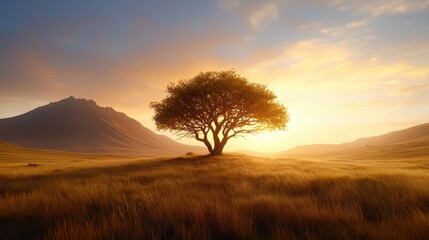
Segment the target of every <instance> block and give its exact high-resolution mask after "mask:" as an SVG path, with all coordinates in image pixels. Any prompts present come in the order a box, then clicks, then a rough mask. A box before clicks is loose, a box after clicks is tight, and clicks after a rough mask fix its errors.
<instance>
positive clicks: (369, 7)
mask: <svg viewBox="0 0 429 240" xmlns="http://www.w3.org/2000/svg"><path fill="white" fill-rule="evenodd" d="M333 4H334V5H336V6H337V7H338V8H339V9H340V10H347V11H353V12H356V13H368V14H370V15H372V16H380V15H384V14H403V13H411V12H418V11H422V10H424V9H427V8H428V7H429V1H428V0H361V1H353V0H338V1H333Z"/></svg>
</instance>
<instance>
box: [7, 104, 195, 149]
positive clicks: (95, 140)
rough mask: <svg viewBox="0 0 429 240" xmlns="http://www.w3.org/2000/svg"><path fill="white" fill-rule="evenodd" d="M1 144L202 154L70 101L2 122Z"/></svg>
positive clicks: (118, 114)
mask: <svg viewBox="0 0 429 240" xmlns="http://www.w3.org/2000/svg"><path fill="white" fill-rule="evenodd" d="M0 141H4V142H8V143H12V144H16V145H19V146H23V147H31V148H44V149H52V150H62V151H73V152H89V153H130V154H144V155H164V154H184V153H185V152H189V151H191V152H203V148H200V147H195V146H188V145H185V144H181V143H177V142H175V141H173V140H172V139H170V138H168V137H166V136H163V135H159V134H156V133H154V132H152V131H151V130H150V129H148V128H146V127H144V126H143V125H142V124H140V123H139V122H138V121H137V120H135V119H132V118H130V117H128V116H127V115H126V114H125V113H122V112H117V111H115V110H114V109H113V108H111V107H100V106H98V105H97V104H96V102H95V101H93V100H87V99H76V98H74V97H72V96H71V97H69V98H65V99H62V100H60V101H57V102H52V103H49V104H47V105H44V106H41V107H38V108H35V109H34V110H32V111H29V112H27V113H24V114H21V115H18V116H15V117H10V118H5V119H0Z"/></svg>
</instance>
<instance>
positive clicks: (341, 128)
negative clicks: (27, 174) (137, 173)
mask: <svg viewBox="0 0 429 240" xmlns="http://www.w3.org/2000/svg"><path fill="white" fill-rule="evenodd" d="M189 3H190V4H180V3H170V4H166V3H150V2H141V3H139V4H136V5H134V6H133V8H130V7H129V6H127V5H120V4H119V3H113V4H106V5H101V6H99V5H97V4H94V3H86V2H82V3H80V4H79V3H73V4H72V3H66V2H61V1H60V2H56V3H52V4H49V3H48V2H41V3H25V4H24V3H20V2H8V3H2V4H1V5H2V10H0V11H2V16H3V17H2V18H3V19H4V20H3V21H2V22H3V24H2V25H1V26H0V29H1V33H2V37H1V39H0V43H1V45H0V48H1V49H2V50H1V51H2V53H3V54H2V56H1V62H2V64H1V71H0V79H1V80H0V89H1V90H0V94H1V97H0V118H7V117H12V116H15V115H19V114H22V113H24V112H27V111H30V110H32V109H33V108H35V107H38V106H41V105H45V104H47V103H49V102H54V101H58V100H60V99H63V98H65V97H68V96H71V95H73V96H75V97H76V98H86V99H93V100H95V101H96V102H97V103H98V104H99V105H101V106H110V107H113V108H114V109H117V110H118V111H121V112H125V113H126V114H127V115H129V116H130V117H132V118H134V119H136V120H138V121H139V122H141V123H142V124H143V125H144V126H146V127H148V128H149V129H151V130H153V131H156V128H155V123H154V122H153V121H152V115H153V111H152V110H150V109H149V107H148V105H149V103H150V102H151V101H158V100H160V99H162V98H163V96H164V89H165V87H166V85H167V84H168V83H170V82H172V83H175V82H177V81H178V80H180V79H187V78H191V77H193V76H194V75H196V74H198V73H199V72H204V71H220V70H229V69H235V70H236V71H237V72H238V73H240V74H241V75H243V76H244V77H246V78H247V79H248V80H249V81H250V82H255V83H260V84H264V85H266V86H267V87H268V88H269V89H271V90H272V91H274V93H275V94H276V95H277V96H278V99H279V101H280V102H281V103H283V104H284V105H285V106H286V107H287V108H288V109H289V112H290V122H289V123H288V126H287V130H286V131H278V132H273V133H262V134H257V135H255V136H248V137H247V139H234V140H233V141H231V143H230V144H229V145H228V146H227V150H228V151H236V150H243V149H252V150H255V151H261V152H278V151H282V150H285V149H288V148H292V147H294V146H298V145H305V144H314V143H343V142H349V141H353V140H355V139H357V138H361V137H369V136H375V135H380V134H384V133H387V132H390V131H394V130H399V129H404V128H407V127H411V126H414V125H418V124H422V123H425V122H428V119H429V113H428V111H427V109H428V108H429V105H428V103H429V59H428V58H427V56H428V55H429V54H428V51H429V50H428V49H429V47H428V45H427V43H428V42H429V41H427V40H428V38H429V35H428V32H429V31H427V30H428V29H427V24H426V23H427V21H428V17H427V14H426V13H427V12H428V9H429V3H428V2H427V1H396V2H390V1H376V2H372V1H362V2H360V3H353V2H351V1H324V2H312V1H310V2H308V3H298V2H294V1H249V2H246V3H244V2H243V1H239V0H220V1H213V2H210V3H207V2H204V3H203V2H193V3H191V2H189ZM59 13H62V14H59ZM155 13H156V14H155ZM159 133H160V134H164V135H167V136H169V137H171V138H173V139H175V140H178V141H180V142H182V143H186V144H192V143H195V142H194V141H193V140H192V139H180V140H179V139H178V138H177V137H175V136H174V135H172V134H171V133H169V132H165V131H163V132H159ZM261 141H262V142H264V144H263V145H261V144H260V142H261ZM197 144H198V143H197Z"/></svg>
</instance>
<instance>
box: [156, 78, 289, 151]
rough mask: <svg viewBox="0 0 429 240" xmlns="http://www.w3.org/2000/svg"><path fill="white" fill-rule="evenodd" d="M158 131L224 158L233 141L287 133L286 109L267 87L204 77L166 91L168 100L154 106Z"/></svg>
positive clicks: (185, 80) (229, 79) (242, 80)
mask: <svg viewBox="0 0 429 240" xmlns="http://www.w3.org/2000/svg"><path fill="white" fill-rule="evenodd" d="M150 107H151V108H152V109H154V111H155V115H154V117H153V119H154V121H155V123H156V126H157V128H158V129H159V130H170V131H172V132H175V133H176V134H178V135H179V136H181V137H191V138H195V139H196V140H198V141H201V142H203V143H204V144H205V146H206V147H207V149H208V151H209V152H210V154H211V155H220V154H222V151H223V148H224V147H225V145H226V143H227V142H228V140H229V139H231V138H233V137H237V136H242V135H244V134H254V133H258V132H262V131H267V130H268V131H273V130H284V129H285V128H286V123H287V122H288V121H289V116H288V113H287V109H286V107H284V106H283V105H282V104H281V103H279V102H278V101H277V96H276V95H275V94H274V93H273V92H272V91H270V90H268V89H267V87H266V86H264V85H261V84H257V83H251V82H249V81H248V80H247V79H246V78H244V77H242V76H240V75H239V74H237V73H236V72H235V71H234V70H229V71H220V72H214V71H212V72H201V73H199V74H198V75H197V76H195V77H193V78H191V79H184V80H180V81H179V82H178V83H170V84H169V85H168V86H167V97H165V98H164V99H163V100H161V101H160V102H152V103H151V104H150Z"/></svg>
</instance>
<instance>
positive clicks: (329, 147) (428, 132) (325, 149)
mask: <svg viewBox="0 0 429 240" xmlns="http://www.w3.org/2000/svg"><path fill="white" fill-rule="evenodd" d="M416 146H419V148H418V149H417V150H419V151H422V150H423V153H427V154H429V151H428V150H426V149H427V146H429V123H425V124H421V125H417V126H414V127H410V128H407V129H403V130H399V131H393V132H390V133H387V134H383V135H380V136H375V137H368V138H360V139H358V140H356V141H353V142H349V143H343V144H313V145H303V146H298V147H295V148H292V149H290V150H287V151H284V152H281V153H279V155H283V154H289V155H295V154H296V155H303V154H304V155H305V154H309V155H312V154H330V153H346V152H347V153H352V152H355V153H356V152H358V151H360V150H362V151H369V152H374V150H380V149H383V150H381V151H385V152H389V153H392V152H395V151H396V152H398V151H400V152H407V151H414V150H415V149H414V148H415V147H416ZM352 150H353V151H352Z"/></svg>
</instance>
